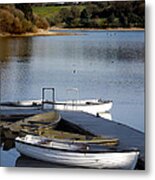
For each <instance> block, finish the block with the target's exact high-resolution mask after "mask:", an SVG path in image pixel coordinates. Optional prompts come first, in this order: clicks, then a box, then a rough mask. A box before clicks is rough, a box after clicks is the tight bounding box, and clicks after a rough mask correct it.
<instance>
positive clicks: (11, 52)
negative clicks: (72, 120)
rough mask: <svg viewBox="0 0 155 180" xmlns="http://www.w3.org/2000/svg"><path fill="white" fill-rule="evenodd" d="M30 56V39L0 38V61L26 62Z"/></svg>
mask: <svg viewBox="0 0 155 180" xmlns="http://www.w3.org/2000/svg"><path fill="white" fill-rule="evenodd" d="M31 54H32V38H1V39H0V61H1V62H2V61H9V60H11V59H12V58H14V57H17V60H19V61H20V60H22V61H23V60H24V61H28V60H29V59H30V57H31Z"/></svg>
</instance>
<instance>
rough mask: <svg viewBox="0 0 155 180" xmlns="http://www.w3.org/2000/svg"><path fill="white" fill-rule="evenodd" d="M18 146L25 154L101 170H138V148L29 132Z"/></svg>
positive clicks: (16, 141)
mask: <svg viewBox="0 0 155 180" xmlns="http://www.w3.org/2000/svg"><path fill="white" fill-rule="evenodd" d="M15 146H16V149H17V150H18V151H19V152H20V153H21V154H23V155H25V156H28V157H31V158H35V159H38V160H42V161H47V162H52V163H59V164H64V165H68V166H78V167H86V168H98V169H134V168H135V166H136V163H137V160H138V155H139V151H138V150H134V149H133V150H126V151H125V150H122V151H121V150H113V149H112V150H111V149H109V148H107V147H106V148H104V147H102V148H101V147H100V148H99V149H96V150H95V149H94V150H93V148H92V147H91V146H90V145H86V144H69V143H64V142H57V141H53V140H51V141H49V139H48V141H46V140H45V138H41V137H39V136H38V137H36V136H33V135H26V136H25V137H17V138H16V140H15Z"/></svg>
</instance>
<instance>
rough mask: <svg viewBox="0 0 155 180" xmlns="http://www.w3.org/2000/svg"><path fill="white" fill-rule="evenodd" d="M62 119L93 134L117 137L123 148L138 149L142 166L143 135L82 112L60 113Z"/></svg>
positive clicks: (127, 127)
mask: <svg viewBox="0 0 155 180" xmlns="http://www.w3.org/2000/svg"><path fill="white" fill-rule="evenodd" d="M61 115H62V117H63V118H64V119H65V120H67V121H69V122H72V123H74V124H76V125H78V126H80V127H81V128H84V129H85V130H87V131H89V132H91V133H93V134H95V135H106V136H112V137H117V138H118V139H119V141H120V146H122V147H125V148H127V149H128V148H133V147H135V148H138V149H139V150H140V160H141V161H142V164H143V165H142V166H144V163H145V148H144V143H145V135H144V133H143V132H140V131H138V130H136V129H134V128H131V127H129V126H127V125H123V124H121V123H118V122H115V121H110V120H106V119H104V118H101V117H96V116H93V115H90V114H87V113H83V112H75V111H74V112H67V111H61Z"/></svg>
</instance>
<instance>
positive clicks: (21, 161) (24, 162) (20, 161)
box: [15, 156, 69, 168]
mask: <svg viewBox="0 0 155 180" xmlns="http://www.w3.org/2000/svg"><path fill="white" fill-rule="evenodd" d="M15 167H41V168H47V167H49V168H68V167H69V166H65V165H62V164H54V163H48V162H44V161H39V160H36V159H32V158H30V157H26V156H19V157H18V158H17V160H16V163H15Z"/></svg>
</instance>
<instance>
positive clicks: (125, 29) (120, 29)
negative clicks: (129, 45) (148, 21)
mask: <svg viewBox="0 0 155 180" xmlns="http://www.w3.org/2000/svg"><path fill="white" fill-rule="evenodd" d="M49 30H53V31H54V30H56V31H58V30H83V31H84V30H86V31H145V28H121V27H119V28H61V27H50V28H49Z"/></svg>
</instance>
